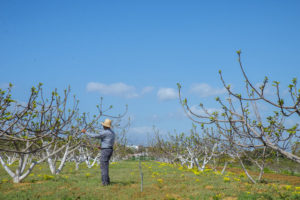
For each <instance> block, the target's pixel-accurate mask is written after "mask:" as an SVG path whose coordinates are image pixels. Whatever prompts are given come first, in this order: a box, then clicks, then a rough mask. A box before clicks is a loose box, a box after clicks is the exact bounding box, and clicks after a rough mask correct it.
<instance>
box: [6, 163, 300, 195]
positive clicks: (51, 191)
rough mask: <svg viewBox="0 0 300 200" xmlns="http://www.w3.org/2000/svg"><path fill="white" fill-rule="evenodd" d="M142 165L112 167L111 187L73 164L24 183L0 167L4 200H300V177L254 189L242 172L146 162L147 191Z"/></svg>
mask: <svg viewBox="0 0 300 200" xmlns="http://www.w3.org/2000/svg"><path fill="white" fill-rule="evenodd" d="M138 166H139V165H138V161H122V162H118V163H112V164H111V165H110V177H111V181H112V184H111V185H110V186H107V187H103V186H102V185H101V182H100V180H101V176H100V169H99V168H100V167H93V168H92V169H88V168H87V167H85V165H84V164H82V165H81V166H80V169H79V171H75V167H74V166H73V165H71V164H69V165H67V166H66V167H65V168H64V170H63V172H62V174H61V175H58V176H51V174H50V172H49V169H48V168H47V166H46V165H40V166H38V167H37V168H36V169H35V170H34V172H33V174H31V175H30V176H29V177H28V178H26V179H25V181H24V182H23V183H20V184H13V183H12V182H11V181H10V179H9V177H8V175H7V174H6V172H5V171H4V169H3V168H0V181H1V184H0V199H7V200H8V199H155V200H156V199H169V200H171V199H174V200H175V199H213V200H214V199H227V200H230V199H300V177H297V176H288V175H277V174H266V179H265V180H264V182H263V183H259V184H256V185H253V184H251V183H250V182H248V180H247V179H246V178H245V175H244V174H243V173H242V172H241V171H239V170H238V169H230V170H229V171H228V172H227V173H226V174H225V175H223V176H222V175H220V173H219V172H213V171H212V170H209V169H207V170H205V172H198V171H196V170H187V169H184V168H182V167H179V166H174V165H168V164H164V163H159V162H154V161H142V170H143V173H144V185H143V192H141V191H140V173H139V167H138Z"/></svg>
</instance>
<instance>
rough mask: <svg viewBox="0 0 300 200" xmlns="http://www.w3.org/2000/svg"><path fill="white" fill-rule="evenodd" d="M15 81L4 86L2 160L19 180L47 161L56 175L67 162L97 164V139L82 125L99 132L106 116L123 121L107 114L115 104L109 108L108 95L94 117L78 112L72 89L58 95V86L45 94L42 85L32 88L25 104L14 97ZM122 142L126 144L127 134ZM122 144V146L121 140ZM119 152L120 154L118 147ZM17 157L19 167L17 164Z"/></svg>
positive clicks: (0, 98) (0, 121)
mask: <svg viewBox="0 0 300 200" xmlns="http://www.w3.org/2000/svg"><path fill="white" fill-rule="evenodd" d="M11 93H12V85H10V86H9V88H8V89H7V90H2V89H0V163H1V165H2V167H3V168H4V169H5V171H6V172H7V173H8V174H9V175H10V176H11V178H12V179H13V182H14V183H19V182H20V181H22V180H23V179H25V178H26V177H27V176H28V175H29V174H30V173H31V172H32V170H33V169H34V167H35V166H36V165H38V164H40V163H42V162H47V163H48V165H49V168H50V171H51V173H52V174H59V173H60V172H61V171H62V169H63V167H64V166H65V164H66V162H67V161H74V162H75V163H76V166H77V167H78V164H79V163H81V162H86V163H87V165H88V167H91V166H93V165H94V164H95V163H96V161H97V159H98V158H99V154H98V152H99V150H98V149H97V143H93V142H91V141H89V139H88V138H86V137H85V136H83V135H82V134H81V130H82V129H83V128H85V129H87V130H88V131H90V132H96V133H97V132H99V130H100V127H101V126H100V124H99V122H100V120H102V118H103V117H110V118H114V126H115V128H120V129H122V128H124V127H121V126H120V122H121V120H122V119H123V118H124V116H125V114H126V112H127V106H126V110H125V112H124V113H123V114H122V115H118V116H110V115H107V113H108V111H110V110H111V109H112V106H109V107H108V108H104V106H103V99H102V98H101V100H100V103H99V105H97V106H96V108H97V114H95V115H93V116H90V115H89V114H87V113H84V112H83V113H81V112H80V111H79V107H78V104H79V101H78V100H77V99H76V97H75V96H73V97H70V88H68V89H66V90H64V92H63V95H59V94H58V92H57V90H54V91H53V92H52V93H51V95H50V97H49V98H46V97H45V95H44V93H43V89H42V84H39V85H38V86H37V87H36V88H35V87H32V88H31V92H30V95H29V98H28V100H27V102H26V103H21V104H20V103H18V101H16V100H15V99H13V98H12V94H11ZM117 141H120V142H121V143H124V142H126V141H124V140H123V139H122V138H121V139H120V140H117ZM116 145H117V146H122V144H120V143H118V142H117V143H116ZM115 156H118V151H117V153H116V155H115ZM14 162H17V163H18V164H17V167H12V164H13V163H14Z"/></svg>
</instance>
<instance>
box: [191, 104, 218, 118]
mask: <svg viewBox="0 0 300 200" xmlns="http://www.w3.org/2000/svg"><path fill="white" fill-rule="evenodd" d="M206 110H207V112H208V113H209V114H212V113H213V112H219V113H221V112H222V110H221V109H218V108H206ZM191 111H192V112H193V113H195V114H196V115H202V116H205V115H207V114H206V113H205V112H204V110H203V109H202V108H201V107H199V106H197V105H193V106H192V107H191Z"/></svg>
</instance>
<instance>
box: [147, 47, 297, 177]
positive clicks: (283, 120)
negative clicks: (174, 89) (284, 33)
mask: <svg viewBox="0 0 300 200" xmlns="http://www.w3.org/2000/svg"><path fill="white" fill-rule="evenodd" d="M237 55H238V62H239V66H240V69H241V71H242V74H243V77H244V81H245V91H244V93H243V94H239V93H235V92H234V91H233V90H232V88H231V87H230V85H228V84H226V82H225V80H224V78H223V76H222V72H221V71H219V74H220V79H221V81H222V83H223V85H224V87H225V88H226V90H227V94H226V95H227V98H226V99H221V98H219V97H217V98H216V101H217V102H218V103H219V105H220V108H219V109H218V110H219V111H216V112H209V109H207V108H206V107H205V106H204V105H203V104H202V103H201V104H200V105H199V106H200V107H201V109H202V112H200V113H202V114H199V113H198V112H197V113H196V112H195V111H194V110H193V109H191V106H190V105H189V104H188V100H187V99H186V98H183V97H182V94H181V90H182V88H181V85H180V84H178V91H179V100H180V103H181V105H182V107H183V109H184V111H185V113H186V115H187V116H188V117H189V118H190V119H191V120H192V121H193V123H194V124H198V125H199V127H200V131H197V129H196V125H193V128H192V130H191V133H190V134H188V135H185V134H183V133H182V134H175V135H170V136H169V137H168V138H167V139H165V138H164V139H163V138H162V137H161V136H159V134H157V132H158V131H157V130H156V131H154V132H156V139H155V143H154V148H153V151H152V152H153V153H154V155H160V156H161V157H162V158H161V159H162V160H164V161H166V162H179V163H181V164H182V165H187V166H188V167H189V168H193V167H194V166H196V167H197V168H198V169H199V170H201V171H203V170H204V168H205V166H206V165H207V164H208V163H210V165H211V166H213V168H215V167H216V166H217V161H220V160H222V162H223V163H225V165H224V168H223V170H222V171H223V172H224V170H225V168H226V166H227V164H228V162H232V161H237V162H239V163H240V165H241V167H242V168H243V170H244V171H245V173H246V175H247V176H248V178H249V179H250V180H251V181H252V182H253V183H256V181H260V180H261V179H262V176H263V173H264V169H265V165H266V160H267V159H268V158H274V154H275V155H277V156H279V155H283V156H285V157H286V158H288V159H291V160H292V161H294V162H296V163H300V145H299V144H300V140H299V138H300V135H299V131H300V128H299V124H298V123H296V122H295V123H294V124H293V125H292V126H288V125H287V124H288V123H287V120H290V121H293V120H291V119H294V120H295V119H296V121H298V120H299V116H300V90H299V89H298V88H297V79H296V78H294V79H293V80H292V83H291V84H290V85H289V86H288V93H289V97H290V98H285V99H284V98H283V97H282V96H281V93H280V87H279V82H277V81H274V82H273V84H272V85H273V87H274V91H275V93H276V94H275V98H274V97H270V98H267V97H266V95H265V93H266V92H265V90H266V88H267V85H268V78H267V77H266V78H265V79H264V81H263V82H262V84H261V85H260V86H258V87H256V85H254V84H253V83H252V82H251V81H250V80H249V78H248V76H247V75H246V73H245V70H244V67H243V65H242V62H241V51H237ZM259 103H266V104H267V105H269V106H270V107H272V110H273V112H272V113H271V114H270V115H269V116H266V113H262V112H261V111H260V109H259V108H258V104H259ZM249 163H251V164H253V165H255V166H257V168H258V170H259V172H260V173H259V176H258V177H257V178H254V177H252V176H251V175H250V174H249V173H248V171H247V168H246V164H249Z"/></svg>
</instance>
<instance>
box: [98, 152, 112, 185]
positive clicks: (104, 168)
mask: <svg viewBox="0 0 300 200" xmlns="http://www.w3.org/2000/svg"><path fill="white" fill-rule="evenodd" d="M112 153H113V149H101V157H100V168H101V177H102V185H109V184H110V179H109V159H110V157H111V155H112Z"/></svg>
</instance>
